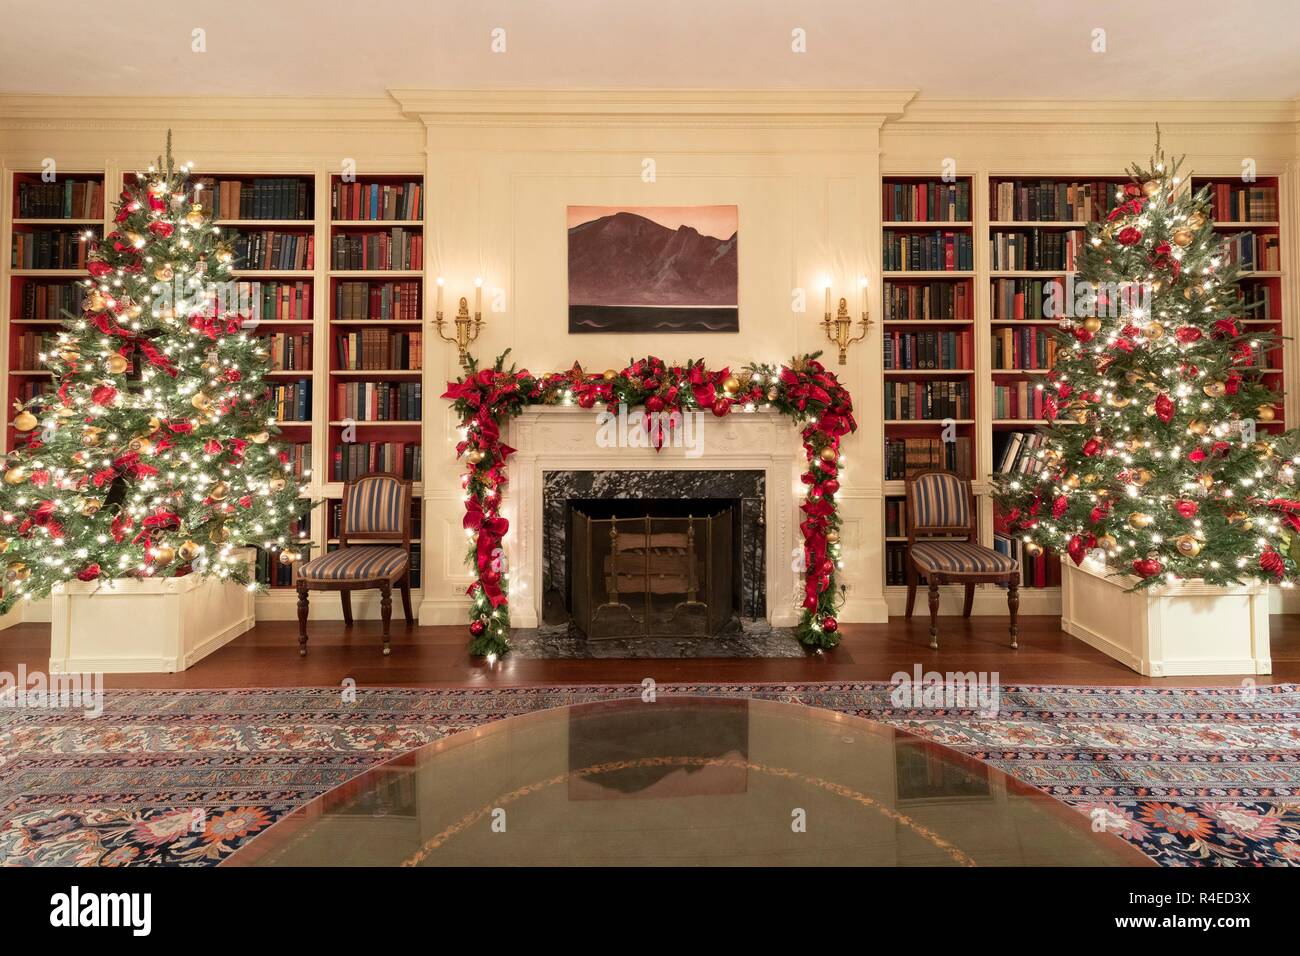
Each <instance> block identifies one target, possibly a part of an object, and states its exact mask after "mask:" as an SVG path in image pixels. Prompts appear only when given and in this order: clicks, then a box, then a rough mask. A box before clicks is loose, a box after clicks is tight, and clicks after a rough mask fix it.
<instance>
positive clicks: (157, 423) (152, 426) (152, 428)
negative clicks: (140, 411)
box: [149, 418, 162, 435]
mask: <svg viewBox="0 0 1300 956" xmlns="http://www.w3.org/2000/svg"><path fill="white" fill-rule="evenodd" d="M160 428H162V419H159V418H151V419H149V434H150V435H152V434H153V433H154V432H156V431H157V430H158V429H160Z"/></svg>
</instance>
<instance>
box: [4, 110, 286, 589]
mask: <svg viewBox="0 0 1300 956" xmlns="http://www.w3.org/2000/svg"><path fill="white" fill-rule="evenodd" d="M188 173H189V167H188V166H181V167H180V168H176V167H175V166H174V165H173V161H172V157H171V137H170V134H169V136H168V142H167V156H166V158H165V159H163V158H160V159H159V160H158V165H157V166H156V167H150V168H149V170H148V171H147V172H142V173H137V174H135V175H134V176H132V177H128V179H129V180H131V181H129V182H128V183H127V185H126V188H125V189H124V191H123V192H122V195H121V200H120V202H119V203H118V204H117V207H116V208H117V214H116V216H115V217H114V227H113V230H112V231H111V232H110V233H109V234H108V235H107V236H105V237H104V239H103V240H102V241H99V242H97V243H96V244H95V246H94V249H93V251H92V253H91V256H90V263H89V266H88V271H89V273H90V278H88V279H87V280H86V281H85V298H84V299H83V301H82V309H83V311H82V313H81V314H80V315H76V316H69V317H68V318H67V320H66V321H65V323H64V326H63V328H62V329H61V330H60V331H59V332H58V334H57V338H56V340H55V341H54V343H53V345H52V347H51V348H50V350H49V351H48V353H46V354H44V355H42V361H43V362H44V364H45V366H46V367H47V368H49V369H50V370H51V371H52V372H53V375H54V377H53V384H52V386H51V388H50V390H49V391H48V392H47V393H45V394H43V395H41V396H38V397H37V398H35V399H33V400H31V401H29V402H27V403H26V405H25V406H22V405H19V406H16V407H17V410H18V413H17V415H16V417H15V418H14V420H13V426H14V428H15V430H16V432H17V447H16V448H15V449H14V450H13V451H11V452H9V453H8V455H6V456H5V459H4V463H3V479H4V480H3V482H2V483H0V521H3V529H0V552H2V553H3V558H2V559H0V560H3V562H4V565H5V581H4V598H3V601H2V602H0V610H8V609H9V608H10V607H12V606H13V604H14V603H15V602H16V601H18V600H21V599H23V598H36V597H41V596H44V595H46V594H47V593H49V591H50V589H51V587H53V586H54V585H56V584H58V583H60V582H64V581H69V580H73V579H76V580H81V581H96V580H112V579H121V578H140V577H157V576H179V575H185V574H191V573H195V574H201V575H209V576H215V577H217V578H226V579H230V580H234V581H239V582H241V583H249V584H251V582H250V581H249V575H250V570H249V567H248V564H247V563H246V562H245V561H242V560H241V559H240V557H239V555H238V554H237V552H236V550H235V549H236V546H237V545H241V544H249V545H259V546H262V547H266V548H271V549H282V550H281V560H286V561H287V560H293V559H294V558H295V557H296V552H295V551H294V550H292V542H290V541H289V539H288V532H287V530H286V529H287V527H288V524H289V521H290V520H291V519H292V518H293V517H294V516H295V515H296V514H297V513H298V512H299V511H300V510H301V508H300V502H299V500H298V494H299V490H298V488H297V487H296V483H295V481H294V480H293V478H294V476H293V472H292V466H291V464H290V458H289V455H288V454H287V453H286V452H285V451H283V450H282V449H281V448H280V447H279V446H277V445H276V443H275V442H274V435H275V433H276V429H275V427H274V422H275V414H274V411H275V410H274V407H273V405H272V403H271V400H270V397H269V395H268V394H267V391H266V386H265V384H264V382H263V376H264V375H265V373H266V372H267V371H269V358H268V353H267V350H266V348H265V347H264V345H263V342H262V341H261V340H260V339H259V338H258V337H257V336H255V335H253V334H250V330H249V329H248V328H246V327H245V323H244V320H243V314H244V312H246V311H247V310H246V309H244V308H242V305H243V304H241V303H240V302H239V300H238V296H236V295H234V294H233V293H234V291H235V289H236V285H235V283H234V282H233V281H232V279H231V272H230V270H231V266H232V258H233V256H232V253H231V249H230V245H229V242H228V239H229V237H227V236H225V235H224V234H223V233H222V231H221V229H219V228H218V227H216V226H214V225H213V224H212V223H211V222H210V221H209V219H208V216H207V215H206V213H205V212H204V208H203V201H202V196H201V194H200V193H199V192H197V191H192V190H191V189H190V188H189V186H188V184H187V179H188ZM286 545H290V546H291V547H289V548H285V546H286Z"/></svg>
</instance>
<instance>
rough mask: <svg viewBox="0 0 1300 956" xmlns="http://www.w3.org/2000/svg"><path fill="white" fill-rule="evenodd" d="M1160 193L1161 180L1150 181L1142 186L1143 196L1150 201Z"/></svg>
mask: <svg viewBox="0 0 1300 956" xmlns="http://www.w3.org/2000/svg"><path fill="white" fill-rule="evenodd" d="M1158 192H1160V180H1158V179H1148V180H1147V181H1146V182H1144V183H1143V184H1142V195H1144V196H1146V197H1147V198H1148V199H1150V198H1151V197H1152V196H1154V195H1155V194H1156V193H1158Z"/></svg>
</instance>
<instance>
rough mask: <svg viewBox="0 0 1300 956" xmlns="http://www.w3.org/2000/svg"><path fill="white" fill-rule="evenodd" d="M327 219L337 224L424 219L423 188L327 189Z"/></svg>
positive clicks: (353, 185) (336, 185)
mask: <svg viewBox="0 0 1300 956" xmlns="http://www.w3.org/2000/svg"><path fill="white" fill-rule="evenodd" d="M330 217H331V218H332V219H337V220H345V221H359V220H375V221H383V220H408V221H409V220H418V219H423V218H424V185H423V183H421V182H418V181H410V182H403V183H378V182H370V183H363V182H344V181H342V180H340V179H335V180H334V182H333V183H332V184H331V185H330Z"/></svg>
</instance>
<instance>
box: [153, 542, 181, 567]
mask: <svg viewBox="0 0 1300 956" xmlns="http://www.w3.org/2000/svg"><path fill="white" fill-rule="evenodd" d="M153 559H154V561H155V562H157V563H158V564H171V563H172V562H173V561H175V560H176V549H175V548H173V547H172V546H171V545H167V544H158V545H154V547H153Z"/></svg>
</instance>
